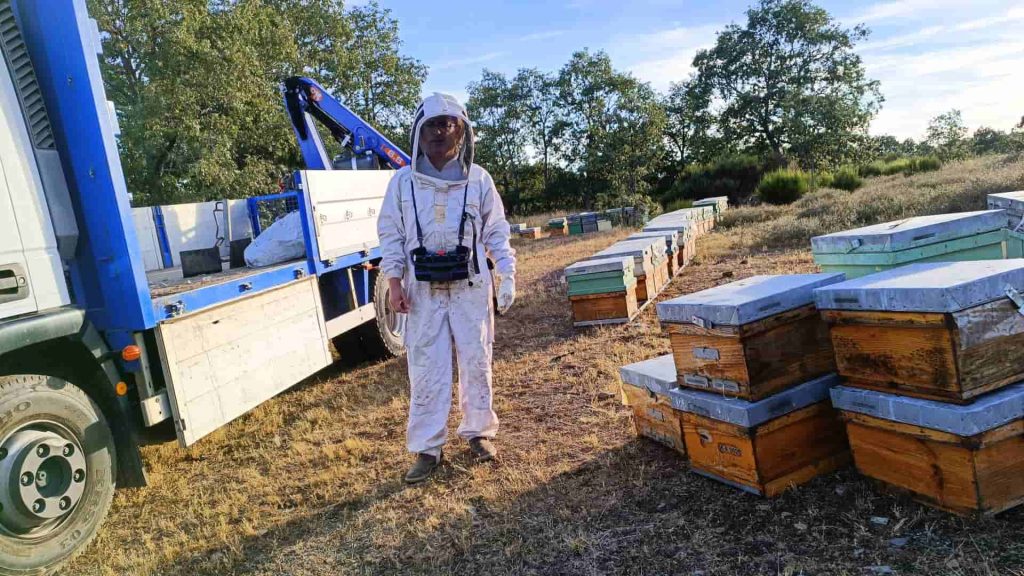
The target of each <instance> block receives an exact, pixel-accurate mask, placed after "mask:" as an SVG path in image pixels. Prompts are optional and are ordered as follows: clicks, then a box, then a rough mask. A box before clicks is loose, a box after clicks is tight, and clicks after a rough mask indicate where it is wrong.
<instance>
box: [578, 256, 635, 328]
mask: <svg viewBox="0 0 1024 576" xmlns="http://www.w3.org/2000/svg"><path fill="white" fill-rule="evenodd" d="M565 279H566V283H567V284H568V287H569V288H568V291H569V301H570V302H571V303H572V313H573V325H574V326H594V325H598V324H623V323H626V322H629V321H630V320H632V319H633V318H635V317H636V315H637V313H638V312H639V305H638V302H637V296H636V286H637V280H636V276H635V275H634V274H633V258H632V257H629V256H620V257H617V258H603V259H598V260H585V261H582V262H577V263H575V264H573V265H572V266H569V267H568V268H566V269H565Z"/></svg>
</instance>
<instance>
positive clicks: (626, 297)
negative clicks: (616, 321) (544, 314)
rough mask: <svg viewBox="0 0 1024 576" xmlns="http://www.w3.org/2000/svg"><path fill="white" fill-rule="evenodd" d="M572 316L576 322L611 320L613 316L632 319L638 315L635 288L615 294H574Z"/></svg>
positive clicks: (571, 298)
mask: <svg viewBox="0 0 1024 576" xmlns="http://www.w3.org/2000/svg"><path fill="white" fill-rule="evenodd" d="M570 302H572V316H573V320H574V321H576V322H590V321H594V320H609V319H612V318H626V319H631V318H633V316H635V315H636V311H637V300H636V291H635V290H626V291H625V292H617V293H614V294H610V295H608V294H588V295H586V296H572V297H570Z"/></svg>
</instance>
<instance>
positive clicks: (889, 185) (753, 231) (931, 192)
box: [722, 156, 1024, 253]
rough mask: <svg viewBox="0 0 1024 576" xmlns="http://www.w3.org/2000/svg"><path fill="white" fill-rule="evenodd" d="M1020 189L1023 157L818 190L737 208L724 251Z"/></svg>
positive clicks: (799, 240) (775, 245)
mask: <svg viewBox="0 0 1024 576" xmlns="http://www.w3.org/2000/svg"><path fill="white" fill-rule="evenodd" d="M1021 189H1024V158H1021V157H1018V158H1015V159H1014V158H1009V157H1004V156H986V157H982V158H973V159H971V160H967V161H965V162H960V163H955V164H951V165H948V166H946V167H945V168H943V169H942V170H940V171H938V172H927V173H923V174H916V175H913V176H903V175H894V176H883V177H880V178H872V179H870V180H868V181H867V185H866V186H864V187H863V188H861V189H859V190H857V191H856V192H844V191H842V190H834V189H830V188H828V189H822V190H819V191H817V192H814V193H811V194H808V195H807V196H804V197H803V198H801V199H800V200H798V201H796V202H794V203H793V204H790V205H788V206H782V207H780V206H757V207H743V208H739V209H736V210H732V211H730V212H729V213H727V214H726V215H725V217H724V218H723V221H722V227H724V228H731V229H734V230H733V232H734V233H733V234H731V236H732V238H731V240H732V242H731V244H730V245H729V246H728V249H730V250H741V251H744V252H746V253H754V252H757V251H761V250H767V249H771V250H778V249H780V248H801V247H804V246H807V242H808V240H809V239H810V238H811V237H812V236H817V235H819V234H828V233H830V232H836V231H839V230H847V229H850V228H856V227H859V226H867V225H869V224H876V223H878V222H888V221H892V220H899V219H900V218H906V217H908V216H919V215H925V214H942V213H946V212H962V211H966V210H984V209H985V197H986V195H988V194H991V193H994V192H1009V191H1013V190H1021Z"/></svg>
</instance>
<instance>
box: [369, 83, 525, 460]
mask: <svg viewBox="0 0 1024 576" xmlns="http://www.w3.org/2000/svg"><path fill="white" fill-rule="evenodd" d="M436 116H454V117H458V118H460V119H461V120H462V122H463V125H464V126H465V138H464V140H463V146H462V149H461V152H460V154H459V157H458V158H457V160H458V165H457V166H453V165H452V164H451V163H449V165H448V166H446V167H444V169H443V170H441V171H440V172H439V171H437V170H436V169H433V167H432V166H429V162H430V161H429V160H428V159H427V157H426V156H425V155H423V154H422V153H421V152H420V147H419V137H420V131H421V130H420V129H421V127H422V126H423V124H424V123H425V122H426V121H427V120H429V119H430V118H433V117H436ZM411 139H412V159H413V160H412V166H406V167H404V168H402V169H400V170H399V171H398V172H397V173H396V174H395V175H394V177H392V178H391V182H390V184H389V185H388V190H387V194H386V195H385V197H384V205H383V207H382V208H381V213H380V218H379V220H378V224H377V232H378V235H379V237H380V245H381V253H382V260H381V263H380V267H381V272H382V273H383V274H385V276H386V277H387V278H400V279H402V285H403V287H404V289H405V294H406V296H407V297H408V299H409V306H410V309H409V314H408V318H407V320H406V330H405V346H406V350H407V353H408V362H409V382H410V386H411V390H410V406H409V425H408V431H407V432H408V436H407V438H408V442H407V444H408V448H409V451H410V452H414V453H426V454H430V455H433V456H438V455H439V454H440V453H441V447H442V446H443V445H444V443H445V440H446V439H447V435H448V429H447V422H448V413H449V411H450V409H451V398H452V390H451V389H452V342H453V341H454V343H455V351H456V355H457V357H458V365H459V408H460V409H461V411H462V423H461V425H460V426H459V429H458V433H459V436H461V437H463V438H466V439H470V438H473V437H477V436H481V437H485V438H493V437H494V435H495V434H496V433H497V431H498V417H497V415H496V414H495V413H494V409H493V407H492V394H491V347H492V343H493V342H494V309H493V304H492V294H493V290H494V287H493V286H492V279H491V274H490V272H489V270H488V267H487V253H488V252H489V253H490V256H491V257H492V258H493V259H494V264H495V269H496V272H497V273H498V275H499V276H502V277H505V278H508V279H509V280H510V281H511V280H512V278H513V277H514V274H515V265H516V260H515V251H514V250H513V249H512V248H511V246H509V236H510V232H509V224H508V222H507V221H506V220H505V209H504V206H503V205H502V203H501V198H500V197H499V196H498V192H497V190H496V189H495V187H494V181H493V180H492V179H491V175H490V174H488V173H487V171H486V170H484V169H483V168H481V167H480V166H477V165H476V164H473V132H472V127H471V125H470V123H469V117H468V116H467V114H466V110H465V108H463V107H462V106H461V105H460V104H459V103H458V101H456V100H455V99H454V98H453V97H451V96H448V95H445V94H434V95H433V96H430V97H428V98H426V99H425V100H424V101H423V103H422V104H420V107H419V109H417V111H416V116H415V122H414V124H413V129H412V134H411ZM424 164H426V165H427V166H424ZM427 174H433V175H434V176H429V175H427ZM435 176H440V177H435ZM445 177H447V178H449V179H443V178H445ZM452 177H454V178H455V179H450V178H452ZM414 190H415V194H416V206H417V208H418V209H419V210H418V211H419V223H420V226H421V228H422V231H423V243H424V245H425V246H426V248H427V250H428V251H429V252H439V251H446V252H450V251H453V250H454V248H455V246H456V245H457V244H458V235H459V222H460V220H461V219H462V211H463V198H464V197H465V199H466V200H465V209H466V212H467V213H468V214H469V219H467V220H466V227H465V234H464V242H463V243H464V245H466V246H470V245H471V244H472V243H473V239H474V231H475V233H476V235H475V238H476V245H475V246H473V247H472V249H473V258H475V260H476V266H474V265H473V263H472V262H471V263H470V271H469V273H470V276H469V279H468V280H460V281H453V282H446V283H430V282H423V281H417V280H416V278H415V275H414V272H413V263H412V260H411V257H410V254H411V252H412V250H413V249H415V248H417V247H418V246H419V242H418V240H417V234H416V219H415V212H414V210H413V199H412V194H413V193H414ZM485 250H486V252H485ZM512 285H513V286H514V284H512Z"/></svg>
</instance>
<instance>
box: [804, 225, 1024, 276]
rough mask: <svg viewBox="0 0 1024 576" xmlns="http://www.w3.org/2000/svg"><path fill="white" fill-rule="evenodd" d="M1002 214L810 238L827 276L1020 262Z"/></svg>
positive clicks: (1022, 251)
mask: <svg viewBox="0 0 1024 576" xmlns="http://www.w3.org/2000/svg"><path fill="white" fill-rule="evenodd" d="M1006 224H1007V215H1006V212H1004V211H1003V210H984V211H979V212H960V213H956V214H936V215H932V216H918V217H914V218H906V219H904V220H897V221H895V222H886V223H884V224H875V225H872V226H865V227H863V228H856V229H854V230H846V231H844V232H836V233H834V234H827V235H825V236H817V237H815V238H812V239H811V249H812V251H813V252H814V261H815V262H817V263H818V265H819V266H821V269H822V270H823V271H825V272H843V273H845V274H846V277H847V278H851V279H852V278H856V277H858V276H863V275H865V274H872V273H874V272H880V271H883V270H889V269H892V268H896V267H898V266H905V265H907V264H911V263H914V262H954V261H969V260H993V259H1001V258H1020V257H1021V256H1022V255H1024V242H1022V238H1024V236H1021V235H1019V234H1016V233H1014V232H1012V231H1010V230H1007V229H1006V228H1005V226H1006Z"/></svg>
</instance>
